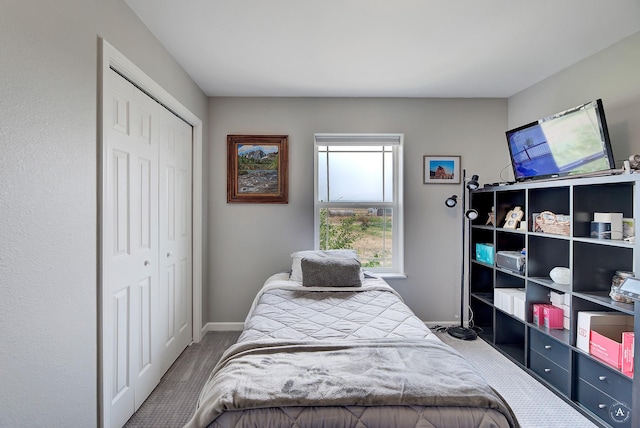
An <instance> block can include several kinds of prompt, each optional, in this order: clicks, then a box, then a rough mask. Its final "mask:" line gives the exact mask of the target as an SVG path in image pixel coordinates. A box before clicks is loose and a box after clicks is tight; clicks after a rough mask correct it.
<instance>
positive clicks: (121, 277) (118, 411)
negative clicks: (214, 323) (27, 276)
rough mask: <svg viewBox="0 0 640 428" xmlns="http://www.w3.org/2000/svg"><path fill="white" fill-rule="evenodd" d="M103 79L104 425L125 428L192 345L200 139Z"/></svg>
mask: <svg viewBox="0 0 640 428" xmlns="http://www.w3.org/2000/svg"><path fill="white" fill-rule="evenodd" d="M104 78H105V80H107V79H108V80H107V81H106V82H105V83H106V84H105V86H104V87H105V93H104V94H103V126H104V130H103V131H104V136H105V141H104V145H105V147H104V151H103V156H105V159H104V162H103V165H104V168H105V171H104V173H103V177H104V184H103V192H104V195H103V198H102V201H103V207H102V217H103V218H102V228H103V230H102V267H103V273H102V278H103V284H102V324H101V325H102V335H101V337H102V344H101V348H102V407H103V408H102V411H103V417H102V420H103V421H104V423H105V426H109V427H121V426H123V425H124V423H125V422H126V421H127V420H128V419H129V418H130V417H131V415H133V413H134V412H135V411H136V410H137V409H138V408H139V407H140V405H141V404H142V403H143V402H144V400H145V399H146V398H147V397H148V396H149V394H150V393H151V391H153V389H154V388H155V387H156V385H157V384H158V382H159V381H160V378H161V377H162V375H163V374H164V373H165V372H166V370H167V369H168V368H169V366H171V364H172V363H173V362H174V361H175V359H176V358H177V357H178V356H179V355H180V353H181V352H182V351H183V350H184V348H185V347H186V346H187V345H188V344H189V343H190V341H191V334H192V308H191V294H192V278H191V275H192V249H191V240H192V232H191V218H192V216H191V214H192V208H191V207H192V204H191V195H192V191H191V189H192V186H191V180H192V168H191V156H192V131H191V126H190V125H188V124H187V123H185V122H184V121H182V120H181V119H179V118H178V117H177V116H175V115H174V114H173V113H171V112H170V111H168V110H167V109H166V108H164V107H163V106H161V105H160V104H159V103H157V102H156V101H154V100H153V99H151V98H150V97H149V96H148V95H146V94H145V93H144V92H142V91H141V90H139V89H138V88H136V87H135V86H134V85H133V84H132V83H130V82H129V81H127V80H126V79H124V78H123V77H122V76H120V75H119V74H117V73H116V72H114V71H113V70H109V75H108V76H105V77H104Z"/></svg>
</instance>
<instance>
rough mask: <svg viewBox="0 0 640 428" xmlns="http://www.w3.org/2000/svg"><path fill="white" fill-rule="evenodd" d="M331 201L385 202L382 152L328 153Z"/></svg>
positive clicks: (329, 196)
mask: <svg viewBox="0 0 640 428" xmlns="http://www.w3.org/2000/svg"><path fill="white" fill-rule="evenodd" d="M328 156H329V195H328V198H329V199H325V200H326V201H329V202H335V201H341V202H365V201H371V202H382V201H383V155H382V152H380V153H363V152H359V153H353V152H344V153H335V152H330V153H329V155H328Z"/></svg>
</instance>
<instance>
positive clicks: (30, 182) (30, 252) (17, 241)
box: [0, 0, 207, 427]
mask: <svg viewBox="0 0 640 428" xmlns="http://www.w3.org/2000/svg"><path fill="white" fill-rule="evenodd" d="M1 10H2V12H1V13H0V62H1V63H2V66H1V69H2V71H0V219H1V221H0V427H18V426H69V427H73V426H76V427H91V426H96V425H97V420H98V417H97V402H98V400H97V378H98V372H97V317H98V314H97V279H96V278H97V251H96V248H97V195H96V189H97V173H98V172H97V166H96V165H97V162H98V160H97V153H98V145H97V137H96V136H97V125H96V124H97V120H98V119H97V108H96V105H97V95H96V91H97V70H98V69H97V60H98V51H97V47H98V35H102V36H104V37H106V38H107V39H108V40H109V41H110V42H111V43H112V44H113V45H114V46H115V47H116V48H117V49H119V50H120V51H121V52H123V53H124V54H125V55H127V56H128V57H129V59H131V60H132V61H133V62H134V63H137V64H138V65H139V66H140V67H141V68H143V70H145V71H146V72H147V74H149V75H150V76H151V77H152V78H154V79H155V80H156V81H157V82H158V83H159V84H161V85H163V86H165V88H166V89H167V90H168V91H169V92H170V93H172V94H173V95H174V97H176V98H177V99H179V100H180V101H181V102H182V103H183V104H184V105H185V106H187V107H188V108H189V109H190V110H191V111H192V112H194V113H195V114H196V115H199V116H200V117H201V118H202V119H203V120H204V119H206V109H207V101H206V97H205V96H204V95H203V94H202V93H201V92H200V91H199V89H198V88H197V86H196V85H195V84H194V83H193V82H192V81H191V80H190V79H189V78H188V77H187V75H186V74H185V73H184V71H183V70H182V69H181V68H180V67H179V66H178V65H177V64H176V63H175V62H174V61H173V60H172V59H171V57H170V56H169V55H168V54H167V52H166V51H164V49H163V48H161V46H160V45H159V44H158V43H157V41H156V40H155V39H154V38H153V36H152V35H151V34H150V33H149V32H148V31H147V30H146V29H145V28H144V27H143V26H142V25H141V24H140V22H139V21H138V20H137V18H136V17H135V16H134V15H133V14H132V12H131V11H130V10H129V9H128V8H127V7H126V6H124V4H123V3H122V2H121V1H120V0H94V1H84V0H58V1H55V2H51V1H21V0H9V1H3V2H2V8H1Z"/></svg>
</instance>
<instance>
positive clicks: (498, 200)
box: [468, 174, 640, 427]
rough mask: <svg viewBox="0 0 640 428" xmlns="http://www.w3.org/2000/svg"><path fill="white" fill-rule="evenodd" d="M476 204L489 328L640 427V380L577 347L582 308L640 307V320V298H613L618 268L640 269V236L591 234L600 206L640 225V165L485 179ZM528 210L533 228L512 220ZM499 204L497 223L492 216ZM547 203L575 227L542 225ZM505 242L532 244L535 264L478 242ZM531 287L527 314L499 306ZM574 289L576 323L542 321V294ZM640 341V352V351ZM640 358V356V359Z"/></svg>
mask: <svg viewBox="0 0 640 428" xmlns="http://www.w3.org/2000/svg"><path fill="white" fill-rule="evenodd" d="M470 206H471V208H474V209H476V210H477V211H478V212H479V214H480V215H479V217H478V218H477V219H476V220H475V221H474V222H472V224H471V227H470V230H469V241H468V242H469V250H468V254H469V258H470V263H469V264H470V270H469V305H470V309H471V311H472V314H473V325H474V326H475V327H476V328H477V329H478V331H479V332H480V334H479V336H480V338H481V339H483V340H485V341H486V342H488V343H489V344H491V345H492V346H493V347H495V348H496V349H498V350H499V351H501V352H502V353H503V354H504V355H506V356H507V357H508V358H509V359H511V360H512V361H514V362H515V363H516V364H518V365H520V366H521V367H522V368H523V370H526V371H528V372H529V373H530V374H531V375H532V376H534V377H535V378H536V379H538V380H539V381H540V382H542V383H543V384H544V385H546V386H547V387H548V388H549V389H551V390H553V391H554V392H555V393H557V394H558V395H560V396H561V397H563V398H564V399H565V400H567V401H568V402H570V403H571V404H572V405H573V406H574V407H576V408H577V409H579V410H580V411H581V412H582V413H584V414H585V415H587V416H588V417H590V418H591V419H592V420H593V421H594V422H596V423H597V424H599V425H601V426H605V427H636V426H640V414H638V415H636V412H639V413H640V408H639V407H638V403H640V388H639V385H640V380H638V379H633V378H632V377H630V376H628V375H626V374H624V373H622V372H621V371H620V370H619V369H617V368H615V367H613V366H610V365H608V364H606V363H605V362H603V361H601V360H599V359H597V358H596V357H594V356H592V355H590V354H589V353H587V352H585V351H583V350H582V349H579V348H577V347H576V334H577V318H578V312H579V311H611V312H615V313H622V314H626V315H632V316H635V318H634V331H635V332H637V331H638V329H639V326H640V320H639V318H640V315H638V313H640V309H639V307H640V303H636V304H635V305H634V304H626V303H620V302H616V301H614V300H612V299H611V298H610V297H609V291H610V287H611V279H612V277H613V275H614V273H615V272H616V271H618V270H625V271H633V272H636V273H638V276H640V250H639V248H638V245H637V244H636V243H635V242H628V241H623V240H601V239H594V238H591V237H590V222H591V221H592V220H593V214H594V213H595V212H621V213H623V216H624V217H625V218H633V219H635V224H636V225H638V226H639V227H640V221H639V220H640V174H629V175H615V176H606V177H590V178H572V179H564V180H557V181H537V182H536V181H532V182H528V183H522V184H513V185H508V186H496V187H489V188H481V189H478V190H475V191H473V192H471V196H470ZM516 206H518V207H521V209H522V210H523V211H524V217H523V218H522V221H523V222H525V223H524V224H526V227H522V228H517V229H507V228H504V227H503V225H504V223H505V218H506V216H507V213H508V212H509V211H510V210H512V209H513V208H514V207H516ZM492 210H493V213H494V217H495V221H494V223H495V224H487V219H488V218H489V213H490V212H491V211H492ZM544 211H551V212H553V213H555V214H562V215H566V216H569V218H570V226H569V230H568V232H567V234H554V233H549V232H545V231H540V230H536V229H535V228H534V219H535V216H536V215H538V214H540V213H541V212H544ZM478 243H482V244H490V245H493V246H494V249H495V252H498V251H520V250H522V249H525V250H526V269H525V270H524V272H516V271H514V270H511V269H505V268H503V267H499V266H496V264H495V263H494V264H490V263H486V262H483V261H478V260H477V259H476V244H478ZM556 266H562V267H567V268H569V269H570V272H571V281H570V284H557V283H555V282H553V280H552V279H551V278H550V277H549V272H550V271H551V269H553V268H554V267H556ZM501 288H517V289H521V290H523V291H524V295H525V314H526V315H525V317H524V319H521V318H519V317H516V316H514V315H513V314H511V313H507V312H505V311H503V310H502V309H501V308H498V307H496V306H495V302H494V291H495V290H496V289H501ZM552 292H554V293H561V294H564V295H566V296H568V299H567V300H568V302H569V303H570V304H569V305H568V306H569V310H568V312H569V316H568V325H566V327H567V328H566V329H549V328H545V327H543V326H538V325H537V324H534V322H533V315H532V308H533V305H534V304H536V303H550V294H551V293H552ZM639 342H640V341H636V342H635V348H634V350H635V355H640V353H639V352H638V351H639V350H640V344H639ZM635 366H637V364H636V365H635Z"/></svg>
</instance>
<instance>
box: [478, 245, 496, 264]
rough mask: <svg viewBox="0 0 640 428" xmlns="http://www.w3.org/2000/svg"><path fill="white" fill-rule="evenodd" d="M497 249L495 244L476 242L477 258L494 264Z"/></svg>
mask: <svg viewBox="0 0 640 428" xmlns="http://www.w3.org/2000/svg"><path fill="white" fill-rule="evenodd" d="M494 254H495V250H494V248H493V244H479V243H478V244H476V260H477V261H479V262H482V263H487V264H490V265H493V257H494Z"/></svg>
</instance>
